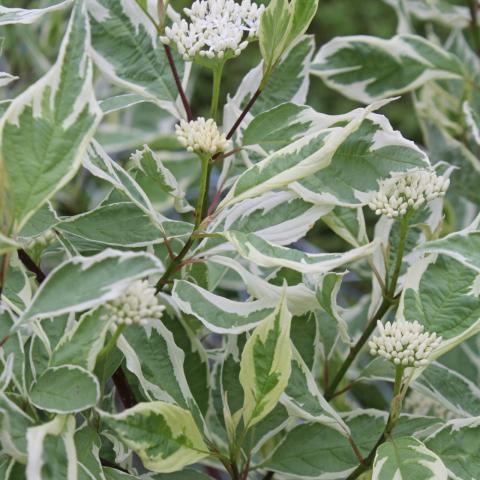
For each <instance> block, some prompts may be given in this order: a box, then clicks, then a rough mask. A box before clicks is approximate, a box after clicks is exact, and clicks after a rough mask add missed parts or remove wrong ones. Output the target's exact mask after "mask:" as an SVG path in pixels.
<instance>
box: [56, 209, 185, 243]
mask: <svg viewBox="0 0 480 480" xmlns="http://www.w3.org/2000/svg"><path fill="white" fill-rule="evenodd" d="M58 229H59V230H62V231H63V232H66V233H69V234H72V235H75V236H77V237H80V238H83V239H85V240H89V241H91V242H95V243H101V244H103V245H108V246H113V247H130V248H136V247H145V246H148V245H153V244H156V243H163V242H164V241H165V236H167V238H169V239H173V238H183V237H185V238H186V237H187V236H188V235H189V234H190V233H191V225H190V224H189V223H186V222H179V221H168V220H167V221H165V222H162V223H161V227H160V225H159V224H158V222H153V221H152V219H151V217H149V216H148V215H147V214H145V213H144V212H143V211H142V210H140V209H139V208H138V207H137V206H136V205H135V204H133V203H130V202H122V203H112V204H108V205H103V206H100V207H98V208H96V209H94V210H90V211H89V212H87V213H82V214H80V215H76V216H74V217H70V218H68V219H66V220H64V221H62V222H61V223H60V224H59V225H58ZM164 234H165V236H164Z"/></svg>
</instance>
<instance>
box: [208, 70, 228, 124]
mask: <svg viewBox="0 0 480 480" xmlns="http://www.w3.org/2000/svg"><path fill="white" fill-rule="evenodd" d="M224 64H225V63H224V62H222V63H221V64H220V65H219V66H218V67H216V68H214V70H213V90H212V104H211V109H210V117H211V118H213V119H214V120H215V121H217V114H218V101H219V99H220V85H221V83H222V72H223V66H224Z"/></svg>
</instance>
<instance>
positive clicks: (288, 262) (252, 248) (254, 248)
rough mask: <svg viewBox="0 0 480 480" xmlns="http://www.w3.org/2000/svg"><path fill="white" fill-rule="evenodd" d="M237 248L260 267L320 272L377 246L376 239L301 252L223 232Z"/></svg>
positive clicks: (359, 255)
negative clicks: (340, 248) (339, 248)
mask: <svg viewBox="0 0 480 480" xmlns="http://www.w3.org/2000/svg"><path fill="white" fill-rule="evenodd" d="M223 235H224V236H225V238H227V239H228V240H229V241H230V242H231V243H232V244H233V245H234V247H235V249H236V250H237V252H238V253H239V254H240V255H241V256H242V257H244V258H246V259H248V260H250V261H251V262H253V263H255V264H257V265H261V266H263V267H286V268H289V269H292V270H295V271H297V272H301V273H315V274H322V273H326V272H328V271H330V270H333V269H335V268H337V267H340V266H342V265H345V264H347V263H350V262H353V261H355V260H358V259H360V258H364V257H367V256H369V255H371V254H372V253H373V251H374V250H375V248H376V244H375V243H369V244H367V245H365V246H363V247H358V248H355V249H352V250H350V251H348V252H346V253H319V254H310V253H304V252H301V251H300V250H296V249H294V248H287V247H282V246H280V245H275V244H273V243H270V242H267V241H266V240H263V239H262V238H261V237H259V236H257V235H255V234H254V233H248V234H247V233H242V232H235V231H229V232H225V233H223Z"/></svg>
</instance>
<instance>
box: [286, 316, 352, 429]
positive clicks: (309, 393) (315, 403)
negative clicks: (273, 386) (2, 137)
mask: <svg viewBox="0 0 480 480" xmlns="http://www.w3.org/2000/svg"><path fill="white" fill-rule="evenodd" d="M294 322H295V320H294ZM292 325H293V324H292ZM291 365H292V371H291V373H290V378H289V380H288V384H287V387H286V388H285V392H284V393H283V394H282V396H281V398H280V401H281V402H282V403H283V404H284V405H285V407H286V408H287V410H288V411H289V413H290V415H295V416H297V417H299V418H302V419H304V420H306V421H307V422H318V423H321V424H323V425H328V426H329V427H331V428H334V429H336V430H338V431H339V432H340V433H341V434H342V435H346V436H348V435H349V434H350V429H349V428H348V425H347V424H346V423H345V422H344V420H343V419H342V418H341V417H340V415H339V414H338V413H337V412H336V411H335V410H334V409H333V408H332V407H331V406H330V405H329V403H328V402H327V401H326V400H325V398H324V397H323V395H322V394H321V392H320V390H319V388H318V386H317V382H316V380H315V377H314V376H313V374H312V373H311V372H310V370H309V369H308V367H307V365H306V364H305V362H304V361H303V359H302V357H301V356H300V354H299V353H298V351H297V349H296V348H295V347H292V364H291Z"/></svg>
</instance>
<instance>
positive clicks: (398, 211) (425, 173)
mask: <svg viewBox="0 0 480 480" xmlns="http://www.w3.org/2000/svg"><path fill="white" fill-rule="evenodd" d="M449 185H450V180H449V179H448V178H447V177H443V176H438V175H437V174H436V173H435V172H434V171H433V170H413V171H410V172H407V173H404V174H398V175H394V176H392V177H391V178H388V179H386V180H383V181H381V182H380V184H379V189H378V192H377V193H376V194H375V196H374V198H373V199H372V200H371V201H370V203H369V204H368V206H369V207H370V208H371V209H372V210H373V211H374V212H375V213H376V214H377V215H386V216H387V217H390V218H395V217H399V216H403V215H405V214H406V213H407V211H408V210H409V209H413V210H417V209H418V208H420V207H421V206H422V205H423V204H424V203H426V202H429V201H431V200H433V199H435V198H437V197H441V196H443V195H445V192H446V191H447V189H448V186H449Z"/></svg>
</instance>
